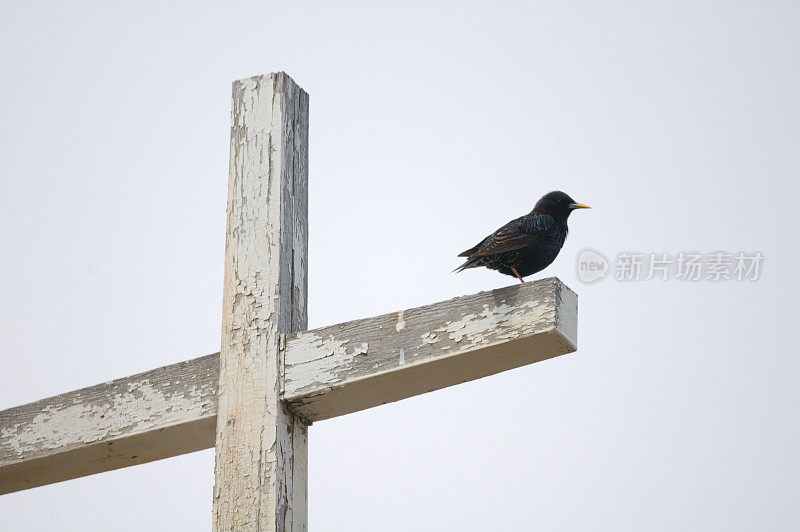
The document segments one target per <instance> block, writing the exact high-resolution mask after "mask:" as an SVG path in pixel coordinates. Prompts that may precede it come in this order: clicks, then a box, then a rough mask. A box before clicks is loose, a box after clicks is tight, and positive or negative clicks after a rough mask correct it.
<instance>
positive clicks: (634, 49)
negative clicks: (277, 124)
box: [0, 1, 800, 531]
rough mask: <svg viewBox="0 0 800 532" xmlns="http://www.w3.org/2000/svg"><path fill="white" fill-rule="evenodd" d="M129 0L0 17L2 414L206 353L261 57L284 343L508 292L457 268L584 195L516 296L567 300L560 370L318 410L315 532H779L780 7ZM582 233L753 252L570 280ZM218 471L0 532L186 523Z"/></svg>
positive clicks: (168, 476)
mask: <svg viewBox="0 0 800 532" xmlns="http://www.w3.org/2000/svg"><path fill="white" fill-rule="evenodd" d="M289 4H291V6H290V7H286V6H287V5H289ZM132 5H134V4H131V6H132ZM135 6H136V7H135V8H134V7H124V8H123V7H114V5H113V3H109V2H91V3H88V2H68V3H58V4H56V3H52V5H48V4H47V3H46V2H39V3H35V4H34V3H32V2H9V1H3V2H1V3H0V72H2V78H3V82H2V83H0V183H1V185H0V186H1V187H2V188H1V189H0V249H2V255H0V297H1V301H2V307H0V308H2V309H3V319H2V320H0V356H2V362H1V363H0V368H1V371H0V409H4V408H9V407H12V406H16V405H18V404H22V403H26V402H30V401H34V400H37V399H40V398H44V397H47V396H51V395H55V394H58V393H63V392H67V391H70V390H73V389H76V388H79V387H83V386H89V385H92V384H96V383H99V382H103V381H105V380H109V379H113V378H117V377H122V376H125V375H129V374H132V373H136V372H140V371H144V370H148V369H152V368H155V367H159V366H163V365H166V364H170V363H174V362H178V361H181V360H185V359H189V358H193V357H196V356H200V355H204V354H208V353H212V352H215V351H217V350H218V349H219V337H220V332H219V331H220V319H221V318H220V308H221V299H222V273H223V272H222V268H223V251H224V242H225V240H224V238H225V203H226V187H227V179H228V178H227V174H228V132H229V112H230V92H231V82H232V81H233V80H234V79H237V78H242V77H247V76H250V75H254V74H260V73H266V72H270V71H276V70H285V71H286V72H288V73H289V74H290V75H291V76H292V77H293V78H294V79H295V80H296V81H297V82H298V83H299V84H300V85H301V86H303V87H304V88H305V89H306V90H307V91H308V92H309V93H310V95H311V100H310V101H311V104H310V113H311V129H310V177H309V179H310V200H309V201H310V267H309V272H310V273H309V279H310V282H309V290H310V292H309V293H310V295H309V326H310V327H318V326H323V325H327V324H333V323H337V322H340V321H345V320H350V319H355V318H358V317H366V316H371V315H375V314H378V313H383V312H389V311H392V310H397V309H401V308H406V307H410V306H416V305H421V304H425V303H431V302H435V301H438V300H442V299H447V298H450V297H454V296H457V295H464V294H469V293H473V292H477V291H479V290H489V289H493V288H498V287H501V286H506V285H508V284H511V283H513V282H515V281H514V280H513V279H511V278H509V277H504V276H501V275H499V274H497V273H495V272H490V271H485V270H480V271H479V270H472V271H467V272H464V273H461V274H458V275H455V274H452V273H451V270H452V269H453V268H454V267H455V266H457V265H458V264H459V262H460V261H459V259H458V258H457V257H456V254H457V253H459V252H460V251H462V250H463V249H465V248H467V247H470V246H471V245H473V244H474V243H475V242H476V241H477V240H479V239H480V238H482V237H483V236H484V235H485V234H487V233H488V232H490V231H492V230H494V229H495V228H497V227H498V226H500V225H502V224H503V223H505V222H506V221H508V220H510V219H511V218H514V217H516V216H519V215H521V214H523V213H525V212H527V211H529V210H530V209H531V208H532V206H533V204H534V203H535V201H536V200H537V199H538V197H539V196H541V195H542V194H543V193H545V192H547V191H549V190H552V189H562V190H565V191H566V192H568V193H569V194H570V195H572V196H573V197H574V198H575V199H576V200H578V201H581V202H584V203H587V204H589V205H591V206H592V207H594V208H593V210H591V211H580V212H577V213H575V214H574V215H573V216H572V218H571V224H570V227H571V233H570V236H569V238H568V240H567V243H566V246H565V247H564V249H563V251H562V253H561V255H560V257H559V258H558V259H557V261H556V262H555V264H553V265H552V266H551V267H550V268H548V269H547V270H545V272H543V273H542V274H539V275H537V276H534V278H539V277H544V276H550V275H556V276H558V277H559V278H560V279H562V280H563V281H564V282H565V283H567V284H568V285H569V286H571V287H572V288H573V289H574V290H575V291H576V292H578V294H579V297H580V311H579V350H578V352H577V353H574V354H571V355H568V356H564V357H558V358H556V359H553V360H550V361H546V362H543V363H540V364H535V365H532V366H528V367H524V368H521V369H517V370H514V371H510V372H507V373H504V374H501V375H497V376H494V377H489V378H486V379H482V380H480V381H477V382H472V383H468V384H464V385H461V386H456V387H454V388H449V389H446V390H443V391H439V392H435V393H431V394H428V395H424V396H420V397H416V398H413V399H409V400H405V401H402V402H400V403H395V404H392V405H386V406H383V407H379V408H375V409H372V410H368V411H365V412H361V413H358V414H352V415H349V416H346V417H343V418H337V419H333V420H329V421H324V422H320V423H317V424H315V425H314V426H313V427H311V429H310V474H309V483H310V495H309V506H310V515H309V519H310V527H311V529H312V530H314V531H351V530H382V531H383V530H386V531H395V530H396V531H401V530H402V531H405V530H431V531H435V530H465V531H472V530H475V531H477V530H481V531H483V530H559V531H562V530H728V531H729V530H797V529H798V528H800V506H798V502H797V501H798V500H800V453H799V450H800V424H799V423H798V407H800V386H798V377H800V357H798V347H797V340H796V337H795V334H794V326H796V325H795V322H796V305H797V296H798V295H800V294H798V281H797V277H798V272H797V269H798V267H800V249H799V246H798V240H800V239H798V227H799V226H800V214H798V205H799V204H800V186H798V183H797V179H798V174H799V173H800V156H799V155H798V146H799V145H800V144H799V143H798V141H800V102H799V101H798V94H800V83H799V82H800V69H799V68H798V67H799V66H800V37H799V36H800V32H798V27H800V8H799V6H800V4H798V3H797V2H789V1H786V2H779V1H775V2H744V1H740V2H708V1H701V2H669V3H667V2H641V1H635V2H634V1H630V2H603V3H594V2H592V3H590V2H525V3H499V4H498V3H489V2H485V3H484V2H451V3H434V4H425V5H423V4H413V3H409V2H392V3H385V2H384V3H374V2H365V3H360V4H359V3H349V4H348V5H346V6H339V7H336V8H333V7H331V6H330V5H329V4H327V3H313V2H294V3H281V4H279V3H271V2H261V3H258V4H256V3H243V2H237V3H234V4H233V5H229V6H225V7H222V6H221V5H220V6H219V7H217V6H216V5H214V4H209V3H182V2H172V3H170V5H169V6H164V5H162V3H149V2H137V3H136V4H135ZM587 247H591V248H594V249H597V250H599V251H601V252H602V253H603V254H605V255H606V256H607V257H609V258H610V259H612V260H613V259H614V257H615V256H616V254H617V253H619V252H622V251H639V252H643V253H645V252H657V253H661V252H666V253H671V254H677V253H678V252H680V251H699V252H703V253H707V252H712V251H717V250H723V251H730V252H739V251H745V252H755V251H760V252H761V253H762V254H763V256H764V261H763V264H762V267H763V268H762V271H761V278H760V279H759V280H758V281H755V282H746V281H743V282H735V281H730V282H711V281H700V282H680V281H677V280H674V279H670V280H668V281H656V280H651V281H640V282H619V281H616V280H615V279H612V278H609V279H605V280H603V281H600V282H597V283H595V284H588V285H587V284H583V283H581V282H580V280H578V278H577V274H576V258H577V256H578V253H579V252H580V251H581V250H582V249H584V248H587ZM612 274H613V272H612ZM213 459H214V454H213V450H208V451H203V452H200V453H195V454H191V455H187V456H183V457H179V458H174V459H169V460H164V461H161V462H156V463H152V464H147V465H143V466H138V467H133V468H128V469H124V470H120V471H115V472H110V473H105V474H101V475H96V476H92V477H87V478H82V479H77V480H73V481H68V482H64V483H61V484H57V485H52V486H47V487H43V488H38V489H34V490H29V491H25V492H20V493H15V494H11V495H5V496H2V497H0V523H2V524H1V525H0V528H3V529H4V530H14V531H17V530H20V531H40V530H75V531H101V530H110V529H114V530H122V531H139V530H170V531H178V530H187V531H188V530H208V529H210V523H211V495H212V485H213Z"/></svg>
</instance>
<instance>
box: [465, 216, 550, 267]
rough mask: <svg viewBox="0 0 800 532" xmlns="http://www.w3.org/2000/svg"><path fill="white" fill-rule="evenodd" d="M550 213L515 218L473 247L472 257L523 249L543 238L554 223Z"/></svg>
mask: <svg viewBox="0 0 800 532" xmlns="http://www.w3.org/2000/svg"><path fill="white" fill-rule="evenodd" d="M553 222H554V220H553V218H552V217H551V216H549V215H528V216H522V217H520V218H517V219H516V220H513V221H511V222H509V223H507V224H506V225H504V226H503V227H501V228H500V229H498V230H497V231H495V232H494V233H492V234H491V235H489V236H488V237H486V238H485V239H484V240H483V241H482V242H481V243H480V244H478V245H477V246H475V247H474V248H472V249H471V250H469V251H471V252H472V253H470V254H469V255H468V256H469V257H470V258H478V257H486V256H489V255H497V254H498V253H505V252H507V251H514V250H517V249H522V248H524V247H526V246H528V245H530V244H532V243H534V242H536V241H538V240H540V239H541V237H542V235H543V233H544V232H545V231H546V230H547V229H548V228H549V227H550V226H551V225H552V223H553Z"/></svg>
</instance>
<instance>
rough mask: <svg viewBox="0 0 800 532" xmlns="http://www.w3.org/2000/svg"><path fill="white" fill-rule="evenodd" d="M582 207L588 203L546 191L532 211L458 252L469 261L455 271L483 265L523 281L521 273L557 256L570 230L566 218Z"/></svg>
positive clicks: (544, 264) (540, 268)
mask: <svg viewBox="0 0 800 532" xmlns="http://www.w3.org/2000/svg"><path fill="white" fill-rule="evenodd" d="M580 208H586V206H585V205H581V204H579V203H575V201H574V200H573V199H572V198H570V197H569V196H568V195H567V194H565V193H563V192H550V193H549V194H545V195H544V196H543V197H542V199H540V200H539V201H538V202H537V203H536V206H535V207H534V208H533V210H532V211H531V212H530V213H529V214H526V215H525V216H521V217H519V218H517V219H516V220H512V221H510V222H509V223H507V224H506V225H504V226H503V227H501V228H500V229H498V230H497V231H495V232H494V233H492V234H491V235H489V236H487V237H486V238H484V239H483V240H481V241H480V242H478V244H476V245H475V246H474V247H472V248H470V249H468V250H466V251H464V252H463V253H461V254H459V257H467V261H466V262H465V263H464V264H462V265H461V266H459V267H458V268H456V269H455V270H454V271H456V272H460V271H462V270H466V269H467V268H477V267H479V266H484V267H486V268H489V269H492V270H497V271H499V272H500V273H503V274H506V275H512V276H515V277H517V278H519V279H520V281H522V277H526V276H528V275H531V274H534V273H536V272H538V271H541V270H543V269H544V268H546V267H547V266H549V265H550V264H551V263H552V262H553V261H554V260H555V258H556V257H557V256H558V253H559V251H561V247H562V246H563V245H564V240H566V238H567V233H568V232H569V228H568V227H567V218H568V217H569V214H570V212H572V211H573V210H575V209H580Z"/></svg>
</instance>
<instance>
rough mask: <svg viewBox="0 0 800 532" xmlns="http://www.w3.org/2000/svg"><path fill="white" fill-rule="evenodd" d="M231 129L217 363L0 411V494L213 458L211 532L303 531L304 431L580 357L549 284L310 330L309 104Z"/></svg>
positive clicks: (241, 86)
mask: <svg viewBox="0 0 800 532" xmlns="http://www.w3.org/2000/svg"><path fill="white" fill-rule="evenodd" d="M231 117H232V127H231V156H230V175H229V181H228V208H227V212H228V222H227V223H228V230H227V241H226V244H225V281H224V283H225V284H224V297H223V310H222V347H221V351H220V352H219V353H214V354H213V355H208V356H204V357H200V358H195V359H193V360H189V361H186V362H181V363H179V364H173V365H171V366H166V367H162V368H158V369H155V370H152V371H148V372H146V373H141V374H138V375H133V376H131V377H126V378H123V379H118V380H115V381H111V382H106V383H103V384H98V385H96V386H92V387H89V388H84V389H82V390H77V391H74V392H70V393H66V394H63V395H58V396H56V397H51V398H48V399H43V400H41V401H37V402H35V403H31V404H27V405H23V406H19V407H16V408H11V409H8V410H4V411H2V412H0V494H3V493H10V492H14V491H18V490H23V489H27V488H33V487H36V486H42V485H45V484H51V483H54V482H60V481H62V480H67V479H71V478H76V477H81V476H84V475H91V474H94V473H100V472H102V471H109V470H112V469H117V468H121V467H127V466H132V465H136V464H141V463H145V462H150V461H152V460H159V459H162V458H167V457H171V456H177V455H180V454H184V453H190V452H193V451H198V450H201V449H206V448H209V447H214V446H216V467H215V479H216V480H215V486H214V529H215V530H305V529H306V528H307V524H306V521H307V499H308V497H307V474H308V470H307V454H308V453H307V448H308V426H309V425H310V424H311V423H312V422H314V421H319V420H323V419H328V418H331V417H335V416H341V415H344V414H347V413H350V412H356V411H359V410H363V409H365V408H370V407H373V406H377V405H381V404H384V403H387V402H391V401H397V400H399V399H404V398H407V397H411V396H414V395H418V394H422V393H425V392H430V391H432V390H437V389H440V388H444V387H446V386H452V385H454V384H458V383H462V382H466V381H470V380H473V379H478V378H481V377H485V376H487V375H492V374H494V373H498V372H500V371H504V370H507V369H511V368H515V367H519V366H522V365H524V364H530V363H532V362H538V361H540V360H544V359H547V358H551V357H554V356H558V355H562V354H565V353H570V352H573V351H575V350H576V348H577V347H576V345H577V339H576V337H577V306H578V305H577V303H578V302H577V296H576V295H575V293H574V292H572V291H571V290H570V289H569V288H567V287H566V286H564V285H563V284H562V283H561V282H560V281H559V280H558V279H556V278H550V279H544V280H541V281H536V282H529V283H525V284H521V285H514V286H510V287H507V288H501V289H499V290H493V291H491V292H481V293H478V294H474V295H470V296H466V297H459V298H456V299H452V300H449V301H443V302H440V303H435V304H433V305H428V306H424V307H419V308H414V309H410V310H405V311H399V312H397V313H392V314H386V315H383V316H377V317H373V318H367V319H362V320H356V321H352V322H349V323H341V324H338V325H333V326H329V327H323V328H321V329H315V330H312V331H306V330H305V329H306V301H307V296H308V290H307V287H308V283H307V263H308V259H307V257H308V207H307V205H308V204H307V198H308V180H307V176H308V95H307V94H306V93H305V91H303V90H302V89H301V88H300V87H298V86H297V85H296V84H295V83H294V81H293V80H292V79H291V78H290V77H289V76H287V75H286V74H284V73H277V74H270V75H265V76H257V77H253V78H248V79H244V80H240V81H237V82H235V83H234V85H233V106H232V112H231Z"/></svg>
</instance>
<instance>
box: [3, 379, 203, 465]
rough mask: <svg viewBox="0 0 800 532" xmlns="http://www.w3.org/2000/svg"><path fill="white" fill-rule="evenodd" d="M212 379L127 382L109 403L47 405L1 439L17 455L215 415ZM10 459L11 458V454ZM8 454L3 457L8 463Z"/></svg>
mask: <svg viewBox="0 0 800 532" xmlns="http://www.w3.org/2000/svg"><path fill="white" fill-rule="evenodd" d="M216 391H217V390H216V383H213V382H207V383H206V385H205V386H201V387H198V386H196V385H193V386H191V387H186V388H176V387H175V386H174V385H170V383H169V382H164V383H159V384H152V383H151V382H150V381H149V380H147V379H145V380H143V381H139V382H131V383H128V384H127V386H126V390H124V391H121V392H120V393H117V394H115V395H113V396H111V397H108V399H107V401H102V402H98V401H97V400H86V401H82V400H81V398H80V397H73V398H71V399H70V401H71V402H67V403H61V404H59V403H54V404H51V405H47V406H46V407H44V408H43V410H42V411H41V412H40V413H39V414H37V415H36V416H34V417H33V418H32V419H31V420H30V421H29V422H27V423H25V424H21V423H17V424H15V425H13V426H12V427H3V428H2V430H0V441H1V442H2V447H3V450H4V453H5V452H8V451H9V450H10V451H12V452H13V453H15V454H16V455H17V458H18V459H21V458H23V456H25V455H30V454H41V453H46V452H48V451H52V450H56V449H61V448H64V447H68V446H73V445H76V444H81V445H85V444H91V443H94V442H99V441H103V440H107V439H110V438H113V437H115V436H119V435H130V434H134V433H139V432H148V431H153V430H158V429H160V428H163V427H167V426H171V425H175V424H179V423H182V422H186V421H187V420H194V419H196V418H199V417H201V416H208V415H213V414H214V412H210V411H209V408H208V406H209V405H210V404H212V402H211V401H209V397H210V396H212V395H214V394H216ZM12 458H13V457H12ZM8 459H9V457H8V456H6V457H4V459H3V460H2V461H7V460H8Z"/></svg>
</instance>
